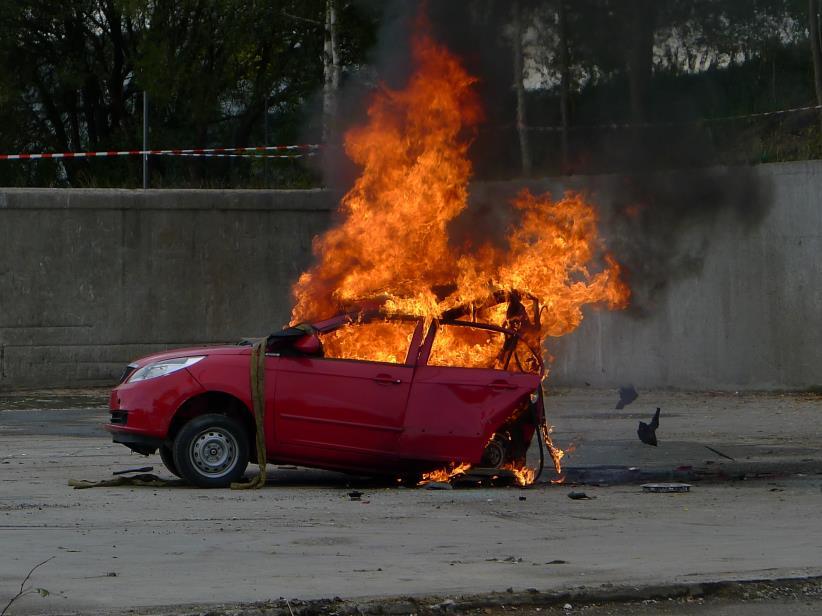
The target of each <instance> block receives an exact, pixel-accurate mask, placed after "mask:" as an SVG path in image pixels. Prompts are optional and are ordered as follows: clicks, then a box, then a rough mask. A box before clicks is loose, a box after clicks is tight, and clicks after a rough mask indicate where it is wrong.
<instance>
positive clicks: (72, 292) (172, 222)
mask: <svg viewBox="0 0 822 616" xmlns="http://www.w3.org/2000/svg"><path fill="white" fill-rule="evenodd" d="M332 207H333V200H332V199H331V197H330V195H329V194H328V193H326V192H324V191H319V190H314V191H312V190H309V191H191V190H186V191H173V190H164V191H149V192H145V193H144V192H142V191H127V190H60V189H53V190H34V189H22V190H10V189H7V190H3V191H0V387H29V386H63V385H72V386H82V385H86V384H92V383H107V382H111V380H112V379H113V378H114V377H115V376H116V375H118V374H119V373H120V372H121V371H122V369H123V368H124V367H125V365H126V364H127V363H128V362H129V361H130V360H131V359H133V358H135V357H139V356H141V355H145V354H147V353H150V352H155V351H159V350H165V349H167V348H169V347H179V346H186V345H192V344H199V343H208V342H233V341H236V340H239V339H240V338H241V337H243V336H256V335H264V334H266V333H269V332H271V331H274V330H276V329H279V327H281V326H282V325H283V324H284V323H285V322H286V321H287V318H288V311H289V307H290V299H289V289H290V285H291V283H292V281H293V280H294V279H295V278H296V276H297V275H298V274H299V273H300V272H301V271H302V270H303V269H304V268H305V266H306V265H307V264H308V263H309V259H310V255H311V238H312V237H313V236H314V235H316V234H317V233H319V232H321V231H322V230H323V229H324V228H326V227H327V225H328V224H329V220H330V216H331V211H332Z"/></svg>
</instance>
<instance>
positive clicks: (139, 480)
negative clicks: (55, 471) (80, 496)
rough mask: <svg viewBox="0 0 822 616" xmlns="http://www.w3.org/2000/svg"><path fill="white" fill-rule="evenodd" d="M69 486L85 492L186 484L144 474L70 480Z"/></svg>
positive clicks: (176, 480)
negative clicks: (127, 487) (96, 479)
mask: <svg viewBox="0 0 822 616" xmlns="http://www.w3.org/2000/svg"><path fill="white" fill-rule="evenodd" d="M68 485H69V486H71V487H72V488H74V489H75V490H85V489H86V488H114V487H118V486H144V487H150V488H165V487H169V486H182V485H186V483H185V482H184V481H182V480H178V479H161V478H160V477H158V476H157V475H150V474H142V475H132V476H131V477H125V476H123V475H120V476H119V477H115V478H114V479H104V480H102V481H87V480H85V479H69V480H68Z"/></svg>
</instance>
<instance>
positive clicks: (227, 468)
mask: <svg viewBox="0 0 822 616" xmlns="http://www.w3.org/2000/svg"><path fill="white" fill-rule="evenodd" d="M188 455H189V459H190V460H191V463H192V465H193V466H194V468H196V469H197V470H198V471H199V472H200V473H201V474H203V475H205V476H207V477H222V476H224V475H226V474H228V473H229V472H231V470H232V469H233V468H234V466H235V465H236V464H237V455H238V447H237V439H236V438H235V437H234V435H233V434H231V432H229V431H228V430H225V429H223V428H209V429H208V430H203V431H202V432H200V434H198V435H197V437H196V438H195V439H194V440H193V441H192V442H191V447H189V450H188Z"/></svg>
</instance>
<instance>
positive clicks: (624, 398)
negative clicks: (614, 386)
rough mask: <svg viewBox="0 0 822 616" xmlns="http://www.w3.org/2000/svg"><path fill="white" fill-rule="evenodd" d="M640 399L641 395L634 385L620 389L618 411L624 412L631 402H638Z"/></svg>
mask: <svg viewBox="0 0 822 616" xmlns="http://www.w3.org/2000/svg"><path fill="white" fill-rule="evenodd" d="M638 397H639V394H638V393H637V392H636V388H635V387H634V386H633V385H626V386H625V387H620V388H619V401H618V402H617V403H616V408H617V410H622V409H624V408H625V407H626V406H628V405H629V404H631V402H633V401H634V400H636V399H637V398H638Z"/></svg>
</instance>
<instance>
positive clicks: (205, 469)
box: [173, 414, 248, 488]
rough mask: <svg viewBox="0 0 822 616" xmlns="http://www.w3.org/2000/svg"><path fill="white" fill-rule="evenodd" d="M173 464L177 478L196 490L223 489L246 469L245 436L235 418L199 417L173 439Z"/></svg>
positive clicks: (246, 441) (243, 430)
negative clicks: (179, 477)
mask: <svg viewBox="0 0 822 616" xmlns="http://www.w3.org/2000/svg"><path fill="white" fill-rule="evenodd" d="M173 451H174V463H175V464H176V466H177V469H178V470H179V471H180V476H181V477H182V478H183V479H185V480H186V481H188V482H189V483H190V484H192V485H195V486H197V487H199V488H225V487H228V486H229V485H231V483H232V482H234V481H237V480H238V479H240V477H242V476H243V474H244V473H245V469H246V467H247V466H248V434H247V433H246V430H245V428H244V427H243V425H242V424H241V423H240V422H238V421H237V420H236V419H232V418H231V417H226V416H225V415H216V414H209V415H200V416H199V417H195V418H194V419H192V420H191V421H189V422H188V423H187V424H185V425H184V426H183V427H182V429H181V430H180V432H179V433H178V434H177V438H175V439H174V447H173Z"/></svg>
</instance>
